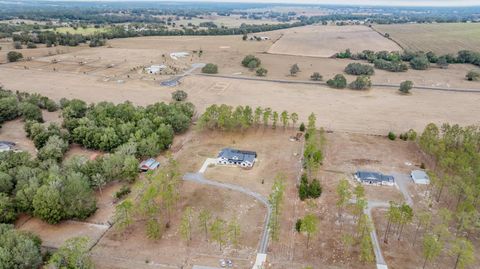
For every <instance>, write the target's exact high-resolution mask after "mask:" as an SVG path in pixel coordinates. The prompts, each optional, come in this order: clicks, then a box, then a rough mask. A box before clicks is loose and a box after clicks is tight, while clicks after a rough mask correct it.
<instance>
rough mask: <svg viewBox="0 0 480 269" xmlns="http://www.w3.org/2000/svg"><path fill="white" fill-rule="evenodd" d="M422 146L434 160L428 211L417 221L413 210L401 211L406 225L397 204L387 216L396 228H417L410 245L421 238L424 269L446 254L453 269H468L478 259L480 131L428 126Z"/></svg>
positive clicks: (419, 215)
mask: <svg viewBox="0 0 480 269" xmlns="http://www.w3.org/2000/svg"><path fill="white" fill-rule="evenodd" d="M418 143H419V146H420V147H421V149H422V150H423V151H424V152H425V153H427V154H429V155H430V156H431V157H432V158H433V160H434V165H433V167H432V169H431V170H432V172H431V173H430V179H431V187H430V191H429V197H428V198H429V205H430V206H429V208H428V209H425V210H421V209H420V210H419V212H417V213H416V214H414V215H413V221H412V219H411V216H410V213H409V210H403V211H404V218H403V221H402V217H401V212H402V210H401V209H402V207H403V206H404V205H403V206H402V205H395V204H393V205H392V206H391V207H390V209H389V211H388V215H387V217H388V218H389V220H390V221H391V222H393V223H395V220H396V222H397V223H402V222H406V223H407V224H408V223H411V222H413V223H414V225H415V238H414V240H413V242H412V244H413V245H415V244H416V242H417V241H418V239H417V238H418V237H423V239H422V246H423V252H422V254H423V256H424V264H423V266H424V267H425V265H426V264H427V263H431V262H434V261H435V260H436V259H437V258H438V257H439V256H441V255H442V254H448V255H450V256H451V257H453V261H452V266H454V268H464V267H466V266H468V265H470V264H472V263H473V262H474V260H475V249H474V246H473V244H472V240H473V238H474V237H475V236H477V235H478V232H479V226H478V225H477V224H478V220H479V219H480V212H479V202H478V199H477V197H479V195H480V193H479V192H480V186H479V182H478V180H476V179H478V178H479V176H480V168H479V167H480V152H479V150H478V149H479V148H480V130H479V128H478V127H476V126H469V127H460V126H458V125H449V124H443V125H442V126H441V127H438V126H436V125H435V124H429V125H427V126H426V128H425V130H424V131H423V133H422V134H421V136H420V137H419V138H418ZM397 226H398V224H397ZM397 230H398V228H397Z"/></svg>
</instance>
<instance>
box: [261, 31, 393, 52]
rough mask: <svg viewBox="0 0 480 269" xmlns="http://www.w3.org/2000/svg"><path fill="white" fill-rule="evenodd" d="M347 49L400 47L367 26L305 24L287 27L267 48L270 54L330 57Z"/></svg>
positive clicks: (389, 49) (358, 50)
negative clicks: (297, 26) (303, 25)
mask: <svg viewBox="0 0 480 269" xmlns="http://www.w3.org/2000/svg"><path fill="white" fill-rule="evenodd" d="M346 49H350V50H351V51H352V52H361V51H363V50H375V51H380V50H388V51H399V50H401V48H400V47H399V46H398V45H397V44H395V43H394V42H392V41H391V40H388V39H386V38H384V37H382V36H381V35H379V34H378V33H377V32H375V31H373V30H372V29H371V28H369V27H367V26H360V25H355V26H316V25H315V26H305V27H300V28H292V29H289V30H286V31H285V32H284V35H283V36H282V37H281V38H280V39H279V40H278V41H277V42H275V44H274V45H273V46H272V47H271V48H270V49H269V50H268V53H272V54H287V55H297V56H311V57H331V56H333V55H334V54H335V53H337V52H340V51H344V50H346Z"/></svg>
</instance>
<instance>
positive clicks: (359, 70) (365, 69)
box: [345, 63, 375, 76]
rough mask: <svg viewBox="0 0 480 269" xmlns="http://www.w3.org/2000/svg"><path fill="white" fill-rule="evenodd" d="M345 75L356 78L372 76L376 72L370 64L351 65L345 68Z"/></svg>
mask: <svg viewBox="0 0 480 269" xmlns="http://www.w3.org/2000/svg"><path fill="white" fill-rule="evenodd" d="M345 73H347V74H349V75H354V76H360V75H365V76H371V75H373V74H374V73H375V70H373V67H372V66H370V65H368V64H360V63H349V64H348V65H347V67H345Z"/></svg>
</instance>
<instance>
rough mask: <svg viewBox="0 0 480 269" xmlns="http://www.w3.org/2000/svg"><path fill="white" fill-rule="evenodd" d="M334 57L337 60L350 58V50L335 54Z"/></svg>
mask: <svg viewBox="0 0 480 269" xmlns="http://www.w3.org/2000/svg"><path fill="white" fill-rule="evenodd" d="M336 57H337V58H339V59H348V58H350V57H352V52H351V51H350V49H346V50H345V51H344V52H339V53H337V55H336Z"/></svg>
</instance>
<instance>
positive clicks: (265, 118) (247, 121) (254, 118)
mask: <svg viewBox="0 0 480 269" xmlns="http://www.w3.org/2000/svg"><path fill="white" fill-rule="evenodd" d="M297 122H298V114H297V113H291V114H290V113H288V112H287V111H282V112H281V113H279V112H277V111H273V110H272V109H271V108H262V107H257V108H255V110H253V109H252V108H251V107H250V106H245V107H244V106H237V107H235V108H234V107H232V106H228V105H225V104H222V105H211V106H209V107H207V109H206V110H205V112H204V113H203V114H202V115H201V116H200V118H199V119H198V125H199V127H200V128H202V129H210V130H221V131H245V130H247V129H249V128H252V127H256V128H258V127H260V126H262V125H263V126H264V128H267V127H268V126H270V127H271V128H273V129H276V128H277V127H278V126H279V124H281V125H282V127H283V128H287V127H289V126H290V124H291V126H292V127H295V125H296V123H297Z"/></svg>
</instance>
